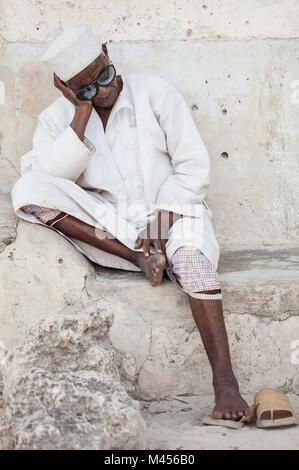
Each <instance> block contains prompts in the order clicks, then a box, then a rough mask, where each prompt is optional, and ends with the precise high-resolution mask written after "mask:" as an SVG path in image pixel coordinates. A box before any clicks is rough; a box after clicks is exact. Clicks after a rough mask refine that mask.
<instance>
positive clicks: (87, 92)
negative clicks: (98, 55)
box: [76, 64, 116, 101]
mask: <svg viewBox="0 0 299 470" xmlns="http://www.w3.org/2000/svg"><path fill="white" fill-rule="evenodd" d="M115 76H116V70H115V67H114V65H112V64H110V65H108V66H107V67H106V68H104V70H102V72H101V73H100V75H99V76H98V78H97V79H96V80H94V81H93V82H91V83H90V84H89V85H86V86H85V87H83V88H81V89H80V90H78V91H77V93H76V96H77V98H79V100H82V101H84V100H91V99H92V98H93V97H94V96H96V94H97V92H98V87H99V86H108V85H109V84H110V83H111V82H113V80H114V78H115Z"/></svg>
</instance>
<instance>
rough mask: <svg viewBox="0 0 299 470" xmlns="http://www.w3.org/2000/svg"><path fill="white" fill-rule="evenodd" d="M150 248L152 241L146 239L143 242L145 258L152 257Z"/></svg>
mask: <svg viewBox="0 0 299 470" xmlns="http://www.w3.org/2000/svg"><path fill="white" fill-rule="evenodd" d="M150 246H151V241H150V239H149V238H146V239H145V240H144V242H143V253H144V256H146V257H148V256H149V255H150Z"/></svg>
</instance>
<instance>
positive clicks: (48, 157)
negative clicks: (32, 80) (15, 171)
mask: <svg viewBox="0 0 299 470" xmlns="http://www.w3.org/2000/svg"><path fill="white" fill-rule="evenodd" d="M54 85H55V86H56V87H57V88H58V89H59V90H60V91H61V92H62V94H63V95H64V97H65V98H66V99H68V100H69V101H70V102H71V103H72V104H73V105H74V107H75V108H74V109H75V114H74V117H73V119H72V121H71V123H70V124H69V125H68V126H67V127H66V129H64V131H63V132H62V133H61V131H60V130H59V129H57V126H56V123H55V121H54V120H55V117H53V116H52V115H51V114H50V113H49V111H48V112H46V113H45V112H44V113H41V114H40V116H39V121H38V126H37V128H36V131H35V134H34V137H33V156H34V157H35V158H33V162H32V167H33V171H36V172H38V173H46V174H48V175H51V176H56V177H60V178H66V179H70V180H72V181H76V180H77V179H78V178H79V176H80V175H81V173H82V172H83V171H84V170H85V169H86V167H87V165H88V162H89V159H90V157H91V155H92V154H93V152H94V150H95V148H94V146H93V145H92V143H91V142H90V141H89V140H88V139H87V137H84V133H85V129H86V126H87V123H88V120H89V117H90V114H91V111H92V102H91V101H80V100H78V99H77V97H76V95H75V94H74V92H73V91H72V90H71V89H70V88H68V87H66V86H65V85H64V84H63V83H62V82H61V80H60V79H59V78H58V77H57V75H56V74H54ZM58 133H59V135H57V134H58Z"/></svg>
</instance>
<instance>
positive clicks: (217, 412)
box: [212, 410, 223, 419]
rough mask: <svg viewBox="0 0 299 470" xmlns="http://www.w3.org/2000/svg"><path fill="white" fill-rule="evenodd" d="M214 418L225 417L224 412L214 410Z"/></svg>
mask: <svg viewBox="0 0 299 470" xmlns="http://www.w3.org/2000/svg"><path fill="white" fill-rule="evenodd" d="M212 418H214V419H222V418H223V413H222V411H215V410H214V411H213V413H212Z"/></svg>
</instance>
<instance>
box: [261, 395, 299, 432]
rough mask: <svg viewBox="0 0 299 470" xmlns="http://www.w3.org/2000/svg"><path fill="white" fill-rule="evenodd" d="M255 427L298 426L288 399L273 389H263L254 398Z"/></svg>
mask: <svg viewBox="0 0 299 470" xmlns="http://www.w3.org/2000/svg"><path fill="white" fill-rule="evenodd" d="M254 404H255V407H256V425H257V427H258V428H274V427H278V426H290V425H296V424H298V420H297V418H296V415H295V412H294V409H293V407H292V405H291V403H290V401H289V399H288V397H287V396H286V395H285V394H284V393H283V392H281V391H280V390H277V389H275V388H263V389H262V390H260V391H259V392H257V393H256V394H255V396H254Z"/></svg>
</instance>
